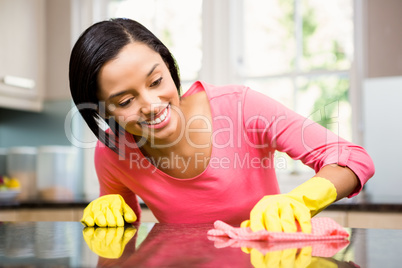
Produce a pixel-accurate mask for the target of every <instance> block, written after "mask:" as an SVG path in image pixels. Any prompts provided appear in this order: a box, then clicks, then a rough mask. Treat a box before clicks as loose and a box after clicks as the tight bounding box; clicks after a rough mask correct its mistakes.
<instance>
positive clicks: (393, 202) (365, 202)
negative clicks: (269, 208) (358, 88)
mask: <svg viewBox="0 0 402 268" xmlns="http://www.w3.org/2000/svg"><path fill="white" fill-rule="evenodd" d="M89 202H90V200H85V199H81V200H74V201H58V202H51V201H40V200H29V201H8V202H4V201H3V202H0V210H7V209H26V208H30V209H35V208H37V209H41V208H85V207H86V206H87V205H88V204H89ZM141 207H143V208H146V207H147V206H146V205H145V204H141ZM325 210H332V211H336V210H338V211H366V212H367V211H369V212H390V213H393V212H402V195H400V196H368V195H365V194H364V192H362V193H360V194H359V195H357V196H355V197H353V198H344V199H342V200H340V201H338V202H335V203H333V204H332V205H330V206H329V207H327V208H326V209H325Z"/></svg>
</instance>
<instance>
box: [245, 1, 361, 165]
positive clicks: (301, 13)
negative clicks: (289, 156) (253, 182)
mask: <svg viewBox="0 0 402 268" xmlns="http://www.w3.org/2000/svg"><path fill="white" fill-rule="evenodd" d="M242 4H243V10H244V15H243V16H244V21H243V24H244V28H245V30H244V50H243V55H242V61H241V62H242V66H240V68H239V69H240V70H241V72H240V74H239V75H240V78H241V79H242V81H243V82H244V83H245V84H247V85H248V86H250V87H252V88H253V89H255V90H258V91H260V92H262V93H265V94H267V95H269V96H271V97H273V98H274V99H276V100H278V101H280V102H282V103H283V104H284V105H286V106H288V107H289V108H291V109H293V110H295V111H297V112H298V113H300V114H302V115H303V116H306V117H309V118H311V119H313V120H314V121H316V122H318V123H320V124H322V125H323V126H325V127H327V128H328V129H330V130H331V131H333V132H335V133H337V134H338V135H340V136H341V137H343V138H346V139H348V140H351V139H352V127H351V126H352V109H351V103H350V100H349V91H350V90H349V89H350V87H351V83H350V80H351V78H350V73H351V67H352V62H353V48H354V44H353V37H354V36H353V0H340V1H330V2H328V1H319V0H253V1H243V3H242ZM291 162H292V161H289V163H291ZM291 165H292V168H291V170H292V172H295V171H297V170H299V169H302V168H303V166H302V165H299V164H297V163H292V164H291Z"/></svg>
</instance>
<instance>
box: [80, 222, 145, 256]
mask: <svg viewBox="0 0 402 268" xmlns="http://www.w3.org/2000/svg"><path fill="white" fill-rule="evenodd" d="M136 232H137V229H136V228H134V227H133V226H127V227H126V228H124V227H113V228H105V227H85V228H84V230H82V234H83V236H84V240H85V242H86V243H87V245H88V247H89V248H90V249H91V250H92V251H93V252H94V253H95V254H97V255H98V256H101V257H103V258H108V259H117V258H120V256H121V255H122V254H123V252H124V248H125V247H126V244H127V243H128V242H129V241H130V240H131V238H133V236H134V235H135V233H136Z"/></svg>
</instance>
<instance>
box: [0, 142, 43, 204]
mask: <svg viewBox="0 0 402 268" xmlns="http://www.w3.org/2000/svg"><path fill="white" fill-rule="evenodd" d="M36 156H37V149H36V148H35V147H11V148H9V149H8V150H7V157H6V170H7V175H8V176H9V177H11V178H16V179H18V181H19V182H20V193H19V194H18V196H17V200H20V201H25V200H34V199H36V198H37V189H36Z"/></svg>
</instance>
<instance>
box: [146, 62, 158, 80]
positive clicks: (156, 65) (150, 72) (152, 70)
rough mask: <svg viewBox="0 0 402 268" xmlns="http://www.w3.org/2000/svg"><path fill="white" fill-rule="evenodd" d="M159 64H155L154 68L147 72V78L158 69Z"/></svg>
mask: <svg viewBox="0 0 402 268" xmlns="http://www.w3.org/2000/svg"><path fill="white" fill-rule="evenodd" d="M158 65H159V63H155V65H154V66H152V68H151V70H150V71H149V73H148V74H147V77H148V76H150V75H151V74H152V73H153V72H154V71H155V69H156V67H158Z"/></svg>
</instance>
